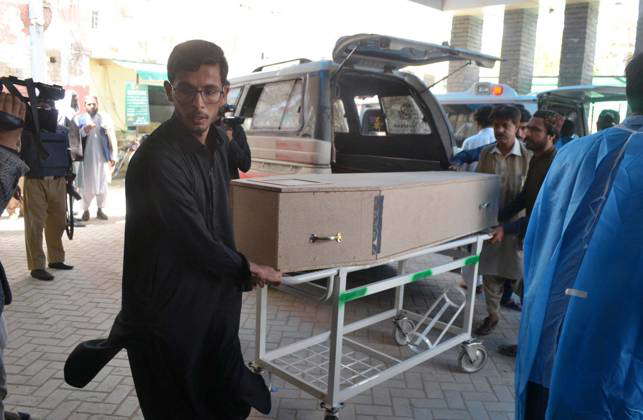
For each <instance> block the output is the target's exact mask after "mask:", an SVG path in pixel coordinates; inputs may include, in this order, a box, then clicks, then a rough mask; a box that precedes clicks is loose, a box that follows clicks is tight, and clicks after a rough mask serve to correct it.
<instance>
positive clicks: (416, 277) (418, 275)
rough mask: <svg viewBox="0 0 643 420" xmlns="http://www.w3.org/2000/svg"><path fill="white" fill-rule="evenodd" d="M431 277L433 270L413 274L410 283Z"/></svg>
mask: <svg viewBox="0 0 643 420" xmlns="http://www.w3.org/2000/svg"><path fill="white" fill-rule="evenodd" d="M432 275H433V270H424V271H420V272H418V273H415V274H413V276H412V277H411V282H414V281H418V280H422V279H425V278H427V277H431V276H432Z"/></svg>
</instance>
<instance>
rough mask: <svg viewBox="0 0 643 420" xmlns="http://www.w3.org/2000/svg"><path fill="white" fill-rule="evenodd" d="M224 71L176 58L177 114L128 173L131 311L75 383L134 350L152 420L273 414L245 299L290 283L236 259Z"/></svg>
mask: <svg viewBox="0 0 643 420" xmlns="http://www.w3.org/2000/svg"><path fill="white" fill-rule="evenodd" d="M226 76H227V63H226V61H225V58H224V56H223V51H221V49H220V48H219V47H217V46H216V45H214V44H212V43H209V42H206V41H188V42H186V43H183V44H179V45H177V46H176V47H175V49H174V51H172V54H171V55H170V58H169V60H168V78H169V82H166V83H165V88H166V92H167V95H168V98H169V99H170V100H171V101H172V102H173V103H174V105H175V113H174V115H173V116H172V118H171V119H170V120H169V121H167V122H165V123H163V124H162V125H161V126H160V127H159V128H158V129H157V130H156V131H154V132H153V133H152V134H151V135H150V137H149V138H148V139H147V140H146V141H145V143H143V145H142V146H141V147H140V148H139V149H138V151H137V152H136V154H135V155H134V157H133V159H132V161H131V163H130V166H129V168H128V172H127V178H126V185H125V186H126V196H127V220H126V225H125V255H124V265H123V306H122V310H121V312H120V313H119V315H118V316H117V318H116V321H115V323H114V326H113V328H112V331H111V332H110V336H109V338H108V339H107V340H94V341H90V342H85V343H83V344H81V345H79V346H78V347H77V348H76V350H74V353H72V355H71V356H70V358H69V360H68V361H67V364H66V366H65V378H66V380H67V381H68V382H69V383H71V384H72V385H75V386H83V385H84V384H86V383H87V382H88V381H89V380H91V379H92V377H93V375H95V373H97V372H98V370H100V368H102V366H104V365H105V363H107V361H109V359H111V357H113V355H114V354H115V353H116V352H118V350H119V349H121V348H123V347H125V348H126V349H127V352H128V356H129V360H130V366H131V368H132V374H133V377H134V384H135V386H136V392H137V395H138V398H139V402H140V404H141V408H142V410H143V415H144V416H145V417H146V418H147V419H222V420H223V419H226V420H227V419H244V418H246V417H247V416H248V414H249V413H250V407H251V406H253V407H255V408H257V409H258V410H259V411H261V412H264V413H267V412H268V411H270V394H269V392H268V389H267V388H266V386H265V383H264V381H263V379H262V378H261V376H259V375H255V374H254V373H252V372H250V370H249V369H248V368H247V367H246V366H245V364H244V362H243V357H242V354H241V347H240V342H239V337H238V331H239V318H240V314H241V293H242V292H243V291H247V290H251V289H252V287H253V286H254V285H259V286H264V285H266V284H279V283H280V281H281V273H279V272H277V271H275V270H273V269H272V268H270V267H265V266H258V265H256V264H253V263H251V262H248V261H247V260H246V259H245V257H244V256H243V255H241V254H240V253H238V252H237V251H236V250H235V245H234V240H233V232H232V225H231V221H230V209H229V202H228V185H229V180H230V179H229V177H230V175H229V168H228V163H227V162H228V154H227V153H228V152H227V150H228V149H227V147H228V141H227V138H226V134H225V132H224V131H223V130H221V129H218V128H216V127H215V126H213V125H212V123H213V121H214V119H215V118H216V116H217V111H218V110H219V108H220V107H221V105H223V101H224V100H225V92H224V85H223V83H222V82H223V81H225V80H226Z"/></svg>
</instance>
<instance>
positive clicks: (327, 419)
mask: <svg viewBox="0 0 643 420" xmlns="http://www.w3.org/2000/svg"><path fill="white" fill-rule="evenodd" d="M324 420H339V417H337V416H335V415H332V414H328V415H326V416H324Z"/></svg>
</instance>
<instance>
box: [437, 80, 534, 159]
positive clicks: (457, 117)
mask: <svg viewBox="0 0 643 420" xmlns="http://www.w3.org/2000/svg"><path fill="white" fill-rule="evenodd" d="M435 97H436V99H437V100H438V102H440V105H442V107H443V108H444V112H446V114H447V117H448V118H449V122H450V123H451V126H452V127H453V135H454V137H455V145H456V146H457V147H462V143H463V142H464V140H465V139H466V138H467V137H470V136H473V135H474V134H476V133H478V127H477V125H476V122H475V121H474V119H473V114H474V112H475V111H476V110H477V109H478V108H480V107H482V106H485V105H492V106H494V105H522V106H524V107H525V109H526V110H527V111H529V112H531V113H532V114H533V113H534V112H536V110H537V109H538V98H537V97H536V95H533V94H530V95H519V94H518V93H517V92H516V91H515V90H514V89H513V88H512V87H511V86H509V85H506V84H503V83H489V82H478V83H474V84H473V85H472V86H471V87H470V88H469V89H468V90H466V91H464V92H454V93H447V94H443V95H435Z"/></svg>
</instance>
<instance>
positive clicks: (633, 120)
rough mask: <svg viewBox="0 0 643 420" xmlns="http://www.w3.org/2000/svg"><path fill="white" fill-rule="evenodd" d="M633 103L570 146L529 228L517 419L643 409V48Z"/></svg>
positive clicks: (618, 417) (630, 84) (634, 66)
mask: <svg viewBox="0 0 643 420" xmlns="http://www.w3.org/2000/svg"><path fill="white" fill-rule="evenodd" d="M626 78H627V88H626V91H627V97H628V102H629V105H630V108H631V110H632V114H633V115H631V116H630V117H629V118H627V119H626V120H625V121H624V122H623V124H622V125H619V126H615V127H612V128H609V129H606V130H603V131H601V132H599V133H596V134H594V135H592V136H588V137H584V138H581V139H577V140H575V141H573V142H571V143H569V144H568V145H566V146H565V147H564V148H563V149H561V150H560V151H559V152H558V155H557V157H556V159H555V160H554V163H553V164H552V166H551V168H550V170H549V173H548V175H547V178H546V179H545V183H544V185H543V187H542V189H541V191H540V195H539V197H538V201H537V203H536V206H535V208H534V210H533V213H532V216H531V219H530V223H529V228H528V230H527V236H526V238H525V297H524V306H523V316H522V323H521V328H520V337H519V344H520V345H519V350H518V358H517V362H516V419H517V420H522V419H543V418H546V419H565V420H573V419H583V420H599V419H600V420H607V419H613V420H634V419H643V54H639V55H637V56H636V57H635V58H633V59H632V61H631V62H630V63H629V64H628V66H627V68H626Z"/></svg>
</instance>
